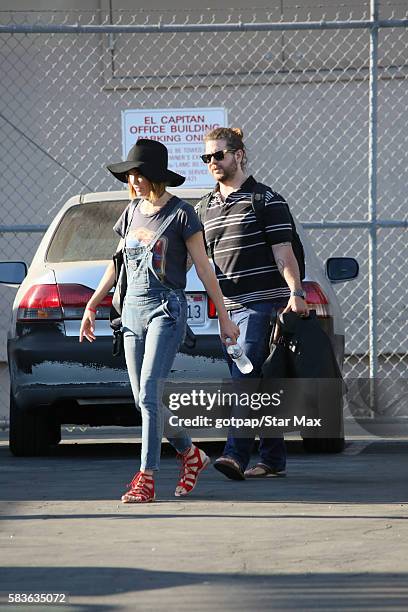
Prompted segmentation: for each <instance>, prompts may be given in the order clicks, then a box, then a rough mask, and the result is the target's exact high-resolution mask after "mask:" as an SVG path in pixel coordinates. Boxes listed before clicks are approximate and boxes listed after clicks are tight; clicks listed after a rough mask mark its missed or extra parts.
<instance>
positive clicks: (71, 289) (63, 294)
mask: <svg viewBox="0 0 408 612" xmlns="http://www.w3.org/2000/svg"><path fill="white" fill-rule="evenodd" d="M58 291H59V294H60V299H61V306H62V309H63V313H64V319H82V317H83V314H84V310H85V306H86V305H87V303H88V302H89V300H90V299H91V297H92V295H93V293H94V292H93V291H92V289H89V287H84V285H70V284H66V285H62V284H61V285H58ZM111 304H112V295H107V296H106V297H105V298H104V299H103V300H102V302H101V303H100V304H99V306H98V308H97V309H96V318H97V319H108V318H109V311H110V307H111Z"/></svg>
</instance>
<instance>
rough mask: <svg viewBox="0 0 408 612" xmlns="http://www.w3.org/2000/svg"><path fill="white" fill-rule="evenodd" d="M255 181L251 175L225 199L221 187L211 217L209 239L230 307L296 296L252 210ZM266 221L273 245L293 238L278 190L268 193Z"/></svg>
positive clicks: (212, 203) (207, 219)
mask: <svg viewBox="0 0 408 612" xmlns="http://www.w3.org/2000/svg"><path fill="white" fill-rule="evenodd" d="M255 185H256V181H255V179H254V178H253V177H252V176H250V177H248V178H247V179H246V181H245V182H244V183H243V184H242V185H241V187H240V189H238V191H234V192H232V193H231V194H230V195H229V196H228V197H227V198H226V200H225V202H223V201H222V199H221V196H220V192H219V188H218V185H217V187H216V188H215V189H214V191H213V193H212V197H211V200H210V202H209V205H208V208H207V213H206V217H205V223H204V234H205V241H206V243H207V247H208V248H209V252H210V254H211V257H212V259H213V261H214V265H215V272H216V275H217V278H218V281H219V283H220V287H221V291H222V293H223V295H224V302H225V306H226V308H227V309H228V310H234V309H237V308H242V306H246V305H247V304H250V303H251V302H270V301H279V300H283V301H285V300H287V299H288V298H289V296H290V290H289V287H288V286H287V284H286V282H285V280H284V278H282V276H281V274H280V272H279V270H278V268H277V265H276V263H275V260H274V257H273V253H272V249H271V247H270V246H268V245H267V244H266V243H265V240H264V236H263V233H262V229H261V227H260V225H259V223H258V221H257V219H256V217H255V213H254V212H253V210H252V204H251V201H252V200H251V197H252V192H253V190H254V188H255ZM265 222H266V223H265V225H266V232H267V234H268V235H269V236H270V238H271V243H272V244H279V243H281V242H291V241H292V226H291V223H290V217H289V215H288V211H287V205H286V202H285V200H284V199H283V198H282V196H281V195H279V194H278V193H276V192H274V191H272V189H269V190H268V191H267V193H266V196H265Z"/></svg>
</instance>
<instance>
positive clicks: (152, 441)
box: [122, 290, 192, 470]
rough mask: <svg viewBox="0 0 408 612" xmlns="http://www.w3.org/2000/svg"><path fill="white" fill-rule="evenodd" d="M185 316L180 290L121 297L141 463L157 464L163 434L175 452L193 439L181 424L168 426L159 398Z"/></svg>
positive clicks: (144, 465)
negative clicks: (137, 414)
mask: <svg viewBox="0 0 408 612" xmlns="http://www.w3.org/2000/svg"><path fill="white" fill-rule="evenodd" d="M186 320H187V304H186V300H185V298H184V299H181V297H180V295H178V292H171V293H169V292H166V291H160V290H159V291H152V290H149V292H148V293H147V294H146V295H141V296H132V295H130V296H126V298H125V305H124V308H123V313H122V323H123V332H124V334H123V337H124V348H125V358H126V365H127V369H128V373H129V378H130V384H131V387H132V392H133V396H134V399H135V404H136V407H137V408H138V409H139V410H140V412H141V414H142V453H141V469H147V470H158V469H159V464H160V450H161V442H162V437H163V434H164V435H166V437H167V439H168V441H169V442H170V444H172V445H173V447H174V448H175V449H176V450H177V451H178V452H179V453H182V452H184V451H185V450H187V449H188V448H190V447H191V445H192V440H191V437H190V436H189V435H188V433H187V432H186V431H185V430H184V429H183V428H181V427H180V428H179V429H177V428H176V427H171V428H170V426H169V423H168V420H169V417H170V416H171V415H172V414H173V413H172V412H171V410H169V408H167V406H164V404H163V402H162V396H163V389H164V384H165V382H166V378H167V377H168V375H169V372H170V369H171V367H172V365H173V361H174V358H175V356H176V353H177V351H178V349H179V346H180V344H181V343H182V341H183V338H184V333H185V327H186ZM169 432H170V435H169Z"/></svg>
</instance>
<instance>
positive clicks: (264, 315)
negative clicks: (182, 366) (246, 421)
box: [223, 302, 287, 470]
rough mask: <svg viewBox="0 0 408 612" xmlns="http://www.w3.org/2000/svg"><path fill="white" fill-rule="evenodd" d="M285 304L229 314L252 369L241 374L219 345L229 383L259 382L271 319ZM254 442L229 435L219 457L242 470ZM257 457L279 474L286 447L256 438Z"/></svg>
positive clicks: (277, 441)
mask: <svg viewBox="0 0 408 612" xmlns="http://www.w3.org/2000/svg"><path fill="white" fill-rule="evenodd" d="M286 303H287V302H253V303H251V304H250V305H248V307H246V308H240V309H239V310H232V311H230V313H229V314H230V319H231V320H232V321H233V322H234V323H235V324H236V325H238V327H239V330H240V336H239V338H238V343H239V344H240V346H241V347H242V349H243V350H244V353H245V354H246V355H247V357H248V358H249V359H250V360H251V362H252V365H253V366H254V369H253V371H252V372H251V373H250V374H242V373H241V372H240V370H239V369H238V368H237V366H236V364H235V363H234V361H233V360H232V359H231V357H230V356H229V355H228V353H227V351H226V348H225V346H224V345H223V351H224V356H225V358H226V360H227V363H228V367H229V370H230V373H231V376H232V378H233V379H242V378H259V377H260V376H261V369H262V365H263V363H264V361H265V360H266V358H267V356H268V354H269V336H270V333H269V330H270V321H271V316H272V317H274V316H276V311H277V310H278V309H279V308H281V307H284V306H286ZM254 441H255V438H238V437H235V436H234V435H233V433H231V434H230V435H229V436H228V439H227V442H226V444H225V447H224V452H223V456H228V457H232V458H233V459H235V461H237V462H238V463H239V464H240V466H241V467H242V469H243V470H245V469H246V467H247V465H248V463H249V460H250V457H251V452H252V448H253V445H254ZM259 455H260V457H261V460H262V463H265V464H266V465H268V466H269V467H272V468H275V469H278V470H283V469H285V466H286V447H285V441H284V439H283V437H281V438H260V442H259Z"/></svg>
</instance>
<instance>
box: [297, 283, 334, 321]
mask: <svg viewBox="0 0 408 612" xmlns="http://www.w3.org/2000/svg"><path fill="white" fill-rule="evenodd" d="M302 287H303V289H304V290H305V291H306V302H307V303H308V304H309V306H310V307H311V309H312V310H315V311H316V315H317V316H318V317H330V311H329V301H328V299H327V297H326V296H325V294H324V293H323V291H322V288H321V287H320V285H319V283H315V282H312V281H304V282H303V283H302Z"/></svg>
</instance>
